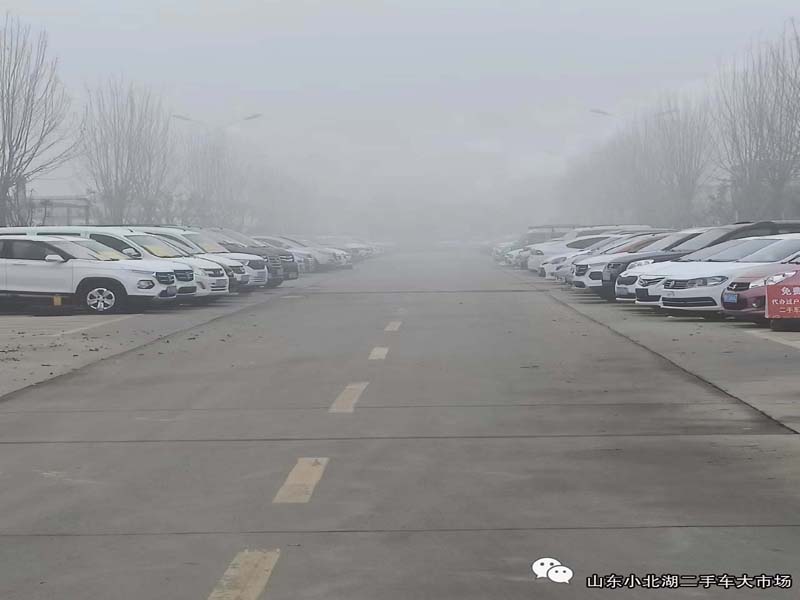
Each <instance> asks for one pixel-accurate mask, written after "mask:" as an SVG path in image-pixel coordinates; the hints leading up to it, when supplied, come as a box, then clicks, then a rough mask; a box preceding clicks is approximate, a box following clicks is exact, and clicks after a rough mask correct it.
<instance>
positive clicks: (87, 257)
mask: <svg viewBox="0 0 800 600" xmlns="http://www.w3.org/2000/svg"><path fill="white" fill-rule="evenodd" d="M183 268H184V267H183V265H181V264H177V263H170V262H169V261H161V260H160V261H154V260H131V259H130V258H129V257H127V256H125V255H124V254H121V253H119V252H117V251H116V250H113V249H111V248H108V247H106V246H103V245H102V244H100V243H98V242H95V241H93V240H88V239H84V238H66V237H59V236H30V235H25V234H22V235H13V234H7V233H3V234H2V235H0V296H6V297H9V296H15V297H57V296H58V297H61V296H63V297H66V298H70V299H73V300H74V301H75V302H76V303H77V304H79V305H81V306H83V307H85V308H86V309H87V310H88V311H89V312H93V313H113V312H119V311H122V310H124V309H126V308H128V307H130V306H131V305H134V304H140V305H147V304H152V303H156V302H165V301H170V300H174V299H175V298H176V296H177V293H178V290H177V287H176V281H175V273H174V271H175V270H176V269H177V270H181V269H183Z"/></svg>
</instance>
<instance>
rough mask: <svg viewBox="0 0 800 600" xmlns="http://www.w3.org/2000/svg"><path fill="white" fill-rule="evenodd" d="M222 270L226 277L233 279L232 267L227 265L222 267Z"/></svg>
mask: <svg viewBox="0 0 800 600" xmlns="http://www.w3.org/2000/svg"><path fill="white" fill-rule="evenodd" d="M222 270H223V271H225V276H226V277H229V278H230V277H233V269H231V268H230V267H228V266H226V265H222Z"/></svg>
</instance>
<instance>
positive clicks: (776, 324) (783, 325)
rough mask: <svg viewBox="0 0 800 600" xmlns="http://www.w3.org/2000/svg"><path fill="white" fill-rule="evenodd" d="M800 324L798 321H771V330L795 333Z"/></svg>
mask: <svg viewBox="0 0 800 600" xmlns="http://www.w3.org/2000/svg"><path fill="white" fill-rule="evenodd" d="M798 324H800V320H798V319H770V321H769V328H770V329H772V331H794V330H795V329H797V327H798Z"/></svg>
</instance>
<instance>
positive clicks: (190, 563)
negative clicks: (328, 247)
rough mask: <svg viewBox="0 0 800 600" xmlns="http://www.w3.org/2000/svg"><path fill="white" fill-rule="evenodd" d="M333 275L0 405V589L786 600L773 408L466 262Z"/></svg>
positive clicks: (178, 596)
mask: <svg viewBox="0 0 800 600" xmlns="http://www.w3.org/2000/svg"><path fill="white" fill-rule="evenodd" d="M335 275H336V276H331V277H326V278H324V279H322V280H320V283H319V285H313V286H310V287H307V288H306V289H302V290H297V291H296V293H288V294H285V295H283V296H281V297H280V298H276V299H275V300H274V301H272V302H269V303H266V304H263V305H258V306H253V307H252V308H247V309H246V310H243V311H240V312H238V313H237V314H234V315H231V316H228V317H223V318H221V319H218V320H216V321H214V322H212V323H208V324H205V325H202V326H200V327H197V328H195V329H190V330H188V331H183V332H180V333H177V334H175V335H174V336H172V337H169V338H166V339H163V340H160V341H155V342H152V343H150V344H149V345H146V346H144V347H141V348H139V349H136V350H133V351H130V352H127V353H125V354H122V355H119V356H117V357H114V358H109V359H107V360H105V361H102V362H100V363H97V364H94V365H91V366H88V367H85V368H83V369H81V370H78V371H76V372H73V373H71V374H69V375H66V376H64V377H60V378H57V379H55V380H52V381H51V382H49V383H44V384H40V385H37V386H36V387H34V388H29V389H27V390H23V391H21V392H16V393H14V394H12V395H10V396H7V397H6V398H5V399H4V400H3V401H2V402H0V598H2V599H3V600H36V599H44V598H47V599H58V600H67V599H75V600H88V599H92V600H142V599H168V600H184V599H185V600H198V599H200V600H204V599H212V600H234V599H239V600H246V599H249V600H254V599H256V598H262V599H268V600H297V599H308V600H334V599H341V600H423V599H431V600H439V599H450V598H452V599H458V600H478V599H480V600H484V599H489V598H491V599H499V598H504V599H505V598H509V599H511V598H513V599H517V598H519V599H531V598H537V599H540V598H545V599H549V598H616V597H627V598H728V597H738V598H762V597H763V598H773V597H774V598H791V597H794V596H793V594H795V595H796V586H797V585H798V583H795V584H794V586H795V587H794V588H793V589H789V590H787V589H779V588H778V587H776V585H777V584H776V585H772V583H770V585H771V586H772V587H770V589H766V590H760V589H756V588H755V584H754V583H753V581H754V580H753V581H751V580H748V579H747V578H743V577H742V574H749V575H751V576H753V577H755V576H758V575H761V574H766V575H768V576H769V577H768V579H769V581H770V582H774V581H775V582H777V581H779V578H775V577H774V576H775V575H781V574H784V575H786V574H788V575H792V576H794V577H795V578H797V577H800V570H798V569H797V566H798V556H800V500H799V498H800V445H798V436H797V435H796V434H795V433H794V432H793V431H792V430H790V429H788V428H787V427H785V426H784V425H783V424H782V423H780V422H779V421H777V420H774V419H773V418H771V417H769V416H767V415H765V414H763V413H762V412H760V411H758V410H756V409H754V408H752V407H751V406H749V405H748V404H747V403H746V402H744V401H742V399H739V398H736V397H734V396H732V395H729V394H727V393H725V392H723V391H721V390H720V389H718V388H717V387H715V386H712V385H709V384H708V383H707V382H706V381H704V380H703V379H700V378H698V377H696V376H694V375H693V374H692V373H691V372H688V371H687V370H685V369H683V368H679V367H677V366H676V365H675V364H673V363H671V362H669V361H668V360H666V359H665V358H663V357H662V356H658V355H657V354H654V353H652V352H650V351H649V350H648V349H647V348H644V347H642V346H641V345H639V344H636V343H634V342H632V341H631V340H629V339H626V338H625V337H623V336H621V335H619V334H617V333H615V332H613V331H611V330H610V329H608V328H607V327H604V326H603V325H602V324H601V323H599V322H597V321H596V320H593V319H590V318H588V317H587V316H586V315H584V314H582V313H580V312H577V311H576V310H573V309H572V308H570V306H568V305H566V304H564V303H563V302H561V301H557V299H556V298H554V297H553V296H552V295H551V294H550V293H549V292H548V291H547V286H545V285H542V284H541V282H539V281H536V280H534V279H533V278H529V277H526V276H521V274H519V273H513V272H509V271H506V270H503V269H501V268H499V267H497V266H495V265H493V264H492V262H491V261H490V260H489V259H488V258H487V257H484V256H481V255H479V254H477V253H474V252H472V251H468V250H461V251H452V250H451V251H446V252H445V251H442V252H426V253H416V254H403V253H397V254H394V255H389V256H385V257H381V258H378V259H375V260H372V261H370V262H367V263H363V264H360V265H357V267H356V268H355V269H354V270H353V271H350V272H342V273H337V274H335ZM720 326H723V325H720ZM742 335H746V334H742ZM687 343H688V342H687ZM781 351H782V352H783V351H786V352H795V351H794V350H791V349H788V348H785V347H782V348H781ZM764 385H768V383H764ZM543 557H547V558H553V559H557V560H558V561H560V562H561V563H562V564H563V565H564V566H566V567H569V568H570V569H571V570H572V572H573V574H574V575H573V577H572V579H571V581H570V582H569V583H556V582H554V581H551V580H550V579H548V577H546V576H545V577H542V578H536V576H535V575H534V574H533V573H532V571H531V563H533V562H534V561H536V560H537V559H539V558H543ZM562 572H563V570H562ZM592 574H597V575H598V576H610V575H612V574H616V575H619V576H620V578H619V580H617V579H615V578H612V577H607V578H606V579H602V578H600V579H599V580H600V581H601V582H602V584H603V585H606V584H607V585H616V584H619V585H622V584H621V583H619V582H620V581H622V580H623V579H624V578H628V581H627V583H626V585H631V582H633V584H634V585H637V586H639V587H635V588H634V589H628V588H623V589H615V590H608V589H599V588H593V587H587V578H588V577H591V576H592ZM631 574H635V575H637V576H638V577H639V580H636V579H630V577H629V576H630V575H631ZM648 574H653V575H655V576H657V577H654V578H650V579H647V575H648ZM723 574H727V575H730V576H731V577H732V579H731V581H734V582H736V584H737V585H738V584H739V583H741V585H742V586H743V587H742V589H740V590H738V591H737V590H735V589H732V590H726V589H725V588H724V587H723V586H722V585H718V584H717V583H709V582H710V581H711V579H710V577H711V576H712V575H715V576H717V577H719V576H722V575H723ZM661 575H683V576H684V578H683V579H681V580H680V582H681V585H682V586H683V587H680V588H678V589H670V590H664V589H658V590H650V589H644V588H643V587H641V585H645V582H646V581H650V582H653V581H656V582H670V581H673V580H672V579H670V578H664V579H661ZM698 576H705V578H704V579H703V578H698ZM637 581H638V583H637ZM720 581H725V580H724V579H722V580H720ZM759 581H761V582H762V583H761V584H760V585H762V586H766V585H767V584H766V583H764V582H765V581H767V579H761V580H759ZM781 581H784V582H785V580H781ZM615 582H616V583H615ZM706 584H708V586H707V587H706ZM650 585H656V583H651V584H650ZM659 585H661V583H659ZM664 585H667V584H666V583H664ZM732 585H733V584H732ZM751 586H752V587H751Z"/></svg>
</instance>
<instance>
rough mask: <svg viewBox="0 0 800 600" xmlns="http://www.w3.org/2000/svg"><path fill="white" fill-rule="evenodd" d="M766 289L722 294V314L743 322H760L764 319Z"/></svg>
mask: <svg viewBox="0 0 800 600" xmlns="http://www.w3.org/2000/svg"><path fill="white" fill-rule="evenodd" d="M765 305H766V288H763V287H761V288H757V290H744V291H741V292H728V291H727V290H726V291H724V292H723V293H722V309H723V312H724V313H725V314H726V315H728V316H730V317H735V318H737V319H742V320H745V321H752V320H755V321H762V320H764V318H765V314H764V311H765Z"/></svg>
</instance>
